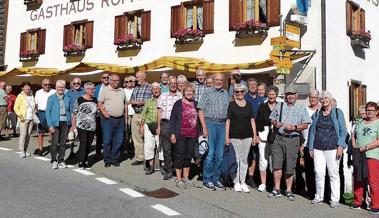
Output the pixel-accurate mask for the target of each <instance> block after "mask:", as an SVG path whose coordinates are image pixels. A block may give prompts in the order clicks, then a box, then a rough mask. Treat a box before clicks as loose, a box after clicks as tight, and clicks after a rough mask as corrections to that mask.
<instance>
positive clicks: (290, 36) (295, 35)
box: [285, 23, 301, 49]
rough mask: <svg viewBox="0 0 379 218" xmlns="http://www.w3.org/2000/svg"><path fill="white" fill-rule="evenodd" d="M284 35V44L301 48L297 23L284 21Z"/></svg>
mask: <svg viewBox="0 0 379 218" xmlns="http://www.w3.org/2000/svg"><path fill="white" fill-rule="evenodd" d="M285 36H286V38H287V40H286V45H288V46H291V47H293V48H297V49H301V41H300V27H299V25H298V24H293V23H286V25H285Z"/></svg>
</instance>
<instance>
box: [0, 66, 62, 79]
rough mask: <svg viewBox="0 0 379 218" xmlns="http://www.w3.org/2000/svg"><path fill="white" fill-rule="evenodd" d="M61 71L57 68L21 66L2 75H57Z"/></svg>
mask: <svg viewBox="0 0 379 218" xmlns="http://www.w3.org/2000/svg"><path fill="white" fill-rule="evenodd" d="M59 74H61V72H60V71H59V70H58V69H56V68H34V67H21V68H14V69H13V70H11V71H9V72H7V73H5V74H4V75H2V76H6V77H8V76H17V75H31V76H43V77H46V76H56V75H59Z"/></svg>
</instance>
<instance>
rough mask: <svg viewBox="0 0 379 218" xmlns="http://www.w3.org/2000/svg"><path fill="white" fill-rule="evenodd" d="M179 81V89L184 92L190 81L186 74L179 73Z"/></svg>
mask: <svg viewBox="0 0 379 218" xmlns="http://www.w3.org/2000/svg"><path fill="white" fill-rule="evenodd" d="M177 82H178V90H179V91H180V92H181V93H183V92H184V87H185V85H186V83H187V82H188V80H187V77H186V76H184V75H179V76H178V79H177Z"/></svg>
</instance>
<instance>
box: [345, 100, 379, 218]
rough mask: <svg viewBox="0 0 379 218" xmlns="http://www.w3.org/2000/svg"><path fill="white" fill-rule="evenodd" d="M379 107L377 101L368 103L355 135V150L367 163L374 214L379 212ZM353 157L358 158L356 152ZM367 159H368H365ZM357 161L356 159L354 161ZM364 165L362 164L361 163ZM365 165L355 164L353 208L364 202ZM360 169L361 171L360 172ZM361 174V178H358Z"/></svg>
mask: <svg viewBox="0 0 379 218" xmlns="http://www.w3.org/2000/svg"><path fill="white" fill-rule="evenodd" d="M378 111H379V107H378V105H377V104H376V103H375V102H368V103H367V104H366V117H365V118H364V119H363V120H362V121H361V122H357V124H356V126H355V134H354V135H353V139H352V140H353V145H354V150H358V151H359V152H360V153H361V158H362V159H361V161H360V162H361V163H362V162H365V164H366V165H367V179H368V184H369V186H370V194H371V211H370V213H372V214H379V120H378V113H379V112H378ZM354 153H355V152H354ZM353 158H358V156H357V155H356V154H354V155H353ZM365 160H366V161H365ZM354 162H355V161H354ZM360 165H362V164H360ZM363 170H364V169H363V167H362V166H358V165H356V164H354V174H353V175H354V203H353V204H352V205H351V208H352V209H358V208H360V207H361V204H362V197H363V190H364V184H365V179H366V178H365V176H363V175H362V174H363V172H362V171H363ZM359 171H361V172H360V173H359ZM358 174H361V177H362V178H361V179H359V178H358V176H359V175H358Z"/></svg>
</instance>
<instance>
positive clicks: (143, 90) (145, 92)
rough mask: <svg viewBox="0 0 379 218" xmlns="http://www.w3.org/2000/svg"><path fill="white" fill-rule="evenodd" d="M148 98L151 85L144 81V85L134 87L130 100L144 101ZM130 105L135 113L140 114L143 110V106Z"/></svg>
mask: <svg viewBox="0 0 379 218" xmlns="http://www.w3.org/2000/svg"><path fill="white" fill-rule="evenodd" d="M149 98H151V85H150V84H149V83H145V85H142V86H136V87H134V89H133V93H132V97H131V98H130V100H135V101H146V100H147V99H149ZM132 107H133V108H134V112H135V113H136V114H140V113H141V112H142V110H143V106H136V105H132Z"/></svg>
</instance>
